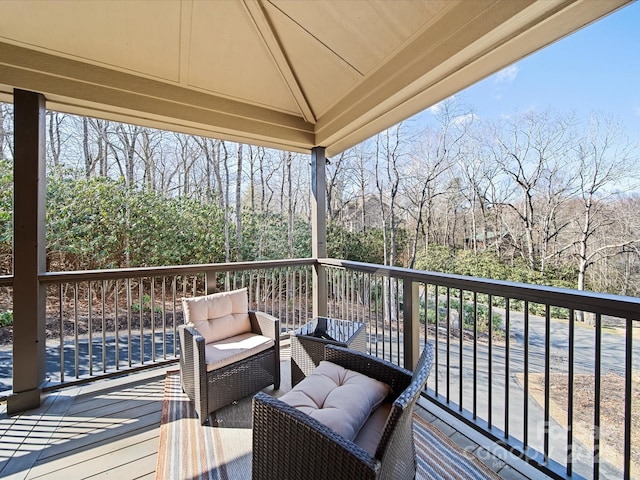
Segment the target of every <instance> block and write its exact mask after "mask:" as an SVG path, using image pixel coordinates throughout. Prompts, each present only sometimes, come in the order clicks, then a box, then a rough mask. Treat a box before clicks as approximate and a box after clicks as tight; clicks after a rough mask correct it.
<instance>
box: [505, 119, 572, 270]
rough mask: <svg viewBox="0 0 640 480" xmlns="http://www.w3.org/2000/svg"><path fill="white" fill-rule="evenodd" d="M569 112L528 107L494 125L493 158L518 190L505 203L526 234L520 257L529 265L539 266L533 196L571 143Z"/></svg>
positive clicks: (536, 217)
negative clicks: (521, 113)
mask: <svg viewBox="0 0 640 480" xmlns="http://www.w3.org/2000/svg"><path fill="white" fill-rule="evenodd" d="M572 125H573V117H572V115H555V114H553V113H552V112H550V111H546V112H542V113H537V112H535V111H529V112H527V113H525V114H523V115H517V116H515V117H512V118H509V119H505V120H504V121H503V124H502V125H500V126H499V127H498V128H496V129H495V133H494V136H493V141H494V142H495V146H496V147H497V150H495V160H496V162H497V164H498V166H499V167H500V169H501V170H502V172H503V173H504V175H506V176H507V178H508V179H509V180H510V181H511V182H513V183H514V185H515V186H516V188H517V190H518V191H519V194H520V199H519V201H516V198H514V199H513V200H512V201H511V202H509V203H508V204H507V205H508V206H509V207H510V208H511V209H512V210H513V212H514V213H516V214H517V216H518V218H519V219H520V221H521V224H522V230H523V233H524V237H525V245H524V248H523V257H524V258H525V259H526V260H527V263H528V265H529V268H531V269H532V270H536V269H539V268H540V248H539V243H538V242H537V230H538V228H539V212H538V210H537V208H536V207H537V205H536V198H537V193H538V189H539V184H540V183H542V182H543V180H544V179H545V178H548V176H549V174H550V173H551V172H556V171H558V169H557V168H556V167H555V166H556V164H558V163H559V162H564V161H566V156H567V154H568V152H569V150H570V147H571V135H570V133H571V126H572Z"/></svg>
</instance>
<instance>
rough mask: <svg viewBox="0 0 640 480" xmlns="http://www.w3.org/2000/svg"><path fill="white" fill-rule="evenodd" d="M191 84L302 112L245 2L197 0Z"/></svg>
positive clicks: (192, 16)
mask: <svg viewBox="0 0 640 480" xmlns="http://www.w3.org/2000/svg"><path fill="white" fill-rule="evenodd" d="M184 54H187V55H188V56H189V73H188V83H189V85H190V86H192V87H196V88H199V89H202V90H206V91H209V92H211V93H215V94H217V95H222V96H226V97H231V98H234V99H238V100H241V101H245V102H248V103H251V104H255V105H266V106H269V107H271V108H275V109H277V110H281V111H284V112H289V113H292V114H294V115H299V114H300V110H299V109H298V107H297V105H296V103H295V101H294V98H293V97H292V95H291V92H290V91H289V89H288V88H287V86H286V84H285V82H284V79H283V78H282V75H281V74H280V72H279V70H278V68H277V65H276V63H275V62H274V59H273V58H272V56H271V55H270V54H269V50H268V49H267V47H266V46H265V44H264V40H263V39H262V37H261V36H260V35H259V33H258V31H257V29H256V26H255V24H254V22H253V21H252V19H251V17H250V16H249V15H248V13H247V9H246V8H245V6H244V4H243V3H242V2H235V1H231V2H230V1H216V2H194V3H193V13H192V15H191V38H190V42H189V51H188V52H185V53H184Z"/></svg>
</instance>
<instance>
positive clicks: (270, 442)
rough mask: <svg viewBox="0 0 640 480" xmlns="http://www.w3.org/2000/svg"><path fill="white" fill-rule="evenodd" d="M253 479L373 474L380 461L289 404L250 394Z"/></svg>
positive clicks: (362, 476)
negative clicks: (251, 405) (251, 406)
mask: <svg viewBox="0 0 640 480" xmlns="http://www.w3.org/2000/svg"><path fill="white" fill-rule="evenodd" d="M252 464H253V479H254V480H255V479H272V478H278V479H284V480H287V479H291V480H293V479H296V480H297V479H300V478H305V479H326V478H357V479H373V478H376V476H377V473H378V471H379V470H380V468H381V464H380V461H379V460H377V459H376V458H374V457H372V456H371V455H369V454H368V453H367V452H366V451H365V450H363V449H362V448H361V447H359V446H358V445H356V444H355V443H353V442H352V441H350V440H347V439H346V438H344V437H342V436H341V435H339V434H337V433H336V432H335V431H333V430H332V429H330V428H328V427H327V426H326V425H324V424H322V423H320V422H318V421H317V420H315V419H314V418H312V417H310V416H309V415H307V414H306V413H304V412H302V411H300V410H298V409H296V408H294V407H292V406H290V405H289V404H287V403H284V402H282V401H281V400H278V399H277V398H274V397H271V396H270V395H267V394H265V393H263V392H258V393H257V394H256V395H255V396H254V397H253V461H252Z"/></svg>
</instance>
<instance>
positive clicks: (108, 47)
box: [0, 0, 631, 156]
mask: <svg viewBox="0 0 640 480" xmlns="http://www.w3.org/2000/svg"><path fill="white" fill-rule="evenodd" d="M630 1H631V0H540V1H532V0H370V1H364V0H357V1H356V0H343V1H337V0H308V1H303V0H211V1H204V0H203V1H199V0H163V1H151V0H148V1H145V0H122V1H118V0H93V1H80V0H61V1H49V0H43V1H36V0H32V1H22V0H17V1H11V0H3V1H2V2H0V100H4V101H11V98H12V91H13V89H14V88H20V89H25V90H31V91H35V92H40V93H43V94H44V95H45V97H46V99H47V106H48V108H50V109H54V110H58V111H61V112H68V113H74V114H81V115H88V116H94V117H100V118H106V119H110V120H117V121H122V122H128V123H134V124H140V125H145V126H150V127H157V128H163V129H168V130H173V131H180V132H185V133H192V134H197V135H204V136H212V137H217V138H223V139H230V140H235V141H239V142H245V143H251V144H257V145H264V146H269V147H274V148H279V149H285V150H293V151H301V152H308V151H309V150H310V149H311V148H313V147H315V146H321V147H326V153H327V155H328V156H332V155H335V154H337V153H339V152H341V151H343V150H345V149H347V148H349V147H351V146H353V145H356V144H358V143H359V142H361V141H363V140H365V139H366V138H368V137H370V136H372V135H374V134H376V133H377V132H379V131H381V130H383V129H385V128H387V127H389V126H391V125H393V124H395V123H397V122H399V121H400V120H403V119H405V118H407V117H409V116H411V115H413V114H415V113H417V112H419V111H421V110H423V109H425V108H427V107H429V106H431V105H433V104H435V103H437V102H439V101H441V100H443V99H445V98H447V97H448V96H450V95H452V94H454V93H456V92H458V91H460V90H462V89H464V88H465V87H467V86H469V85H471V84H473V83H475V82H477V81H478V80H480V79H482V78H484V77H486V76H487V75H490V74H492V73H494V72H496V71H499V70H501V69H502V68H504V67H505V66H507V65H509V64H511V63H513V62H515V61H517V60H519V59H520V58H522V57H524V56H526V55H528V54H530V53H532V52H534V51H536V50H538V49H540V48H542V47H544V46H546V45H548V44H550V43H552V42H554V41H555V40H557V39H559V38H561V37H563V36H565V35H568V34H570V33H572V32H574V31H575V30H577V29H579V28H581V27H583V26H585V25H587V24H589V23H591V22H593V21H595V20H597V19H599V18H601V17H602V16H604V15H606V14H608V13H610V12H612V11H614V10H616V9H618V8H619V7H621V6H622V5H624V4H626V3H630Z"/></svg>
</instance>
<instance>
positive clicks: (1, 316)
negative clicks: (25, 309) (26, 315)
mask: <svg viewBox="0 0 640 480" xmlns="http://www.w3.org/2000/svg"><path fill="white" fill-rule="evenodd" d="M11 325H13V310H5V311H4V312H2V313H0V327H10V326H11Z"/></svg>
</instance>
